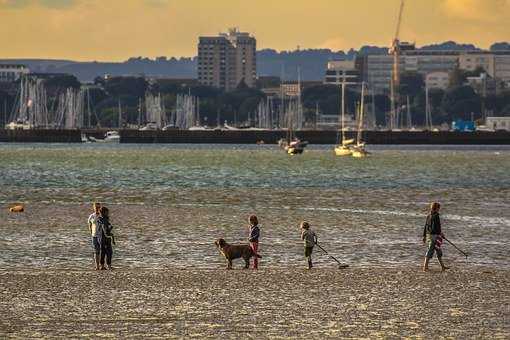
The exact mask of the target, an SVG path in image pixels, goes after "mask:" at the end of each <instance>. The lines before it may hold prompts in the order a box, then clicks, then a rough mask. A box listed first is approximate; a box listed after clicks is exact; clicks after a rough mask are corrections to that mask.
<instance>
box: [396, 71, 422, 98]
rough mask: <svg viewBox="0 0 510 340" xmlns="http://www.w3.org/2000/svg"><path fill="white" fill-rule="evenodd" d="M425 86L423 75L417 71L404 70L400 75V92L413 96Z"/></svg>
mask: <svg viewBox="0 0 510 340" xmlns="http://www.w3.org/2000/svg"><path fill="white" fill-rule="evenodd" d="M424 87H425V81H424V80H423V76H422V75H421V74H420V73H418V72H404V73H402V75H401V76H400V94H401V95H402V96H409V97H411V99H412V98H414V97H415V96H416V95H418V94H419V93H420V92H421V91H422V90H423V88H424Z"/></svg>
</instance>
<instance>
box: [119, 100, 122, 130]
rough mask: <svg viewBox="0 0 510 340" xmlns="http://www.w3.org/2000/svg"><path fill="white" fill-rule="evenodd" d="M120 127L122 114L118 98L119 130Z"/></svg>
mask: <svg viewBox="0 0 510 340" xmlns="http://www.w3.org/2000/svg"><path fill="white" fill-rule="evenodd" d="M121 127H122V113H121V107H120V98H119V129H120V128H121Z"/></svg>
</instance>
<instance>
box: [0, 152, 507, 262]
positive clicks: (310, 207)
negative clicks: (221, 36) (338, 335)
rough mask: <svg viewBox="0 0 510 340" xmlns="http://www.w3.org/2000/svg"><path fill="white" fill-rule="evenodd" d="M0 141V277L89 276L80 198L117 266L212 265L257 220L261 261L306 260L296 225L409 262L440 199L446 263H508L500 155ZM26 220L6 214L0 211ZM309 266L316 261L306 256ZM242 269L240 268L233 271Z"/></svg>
mask: <svg viewBox="0 0 510 340" xmlns="http://www.w3.org/2000/svg"><path fill="white" fill-rule="evenodd" d="M371 150H372V151H373V155H372V157H370V158H367V159H352V158H339V157H335V156H334V155H333V152H332V147H331V146H320V147H319V146H312V147H311V148H309V149H308V150H307V151H306V152H305V153H304V154H303V155H301V156H294V157H290V156H287V155H285V154H284V153H283V152H282V151H280V150H279V149H278V148H277V147H276V146H269V145H265V146H254V145H253V146H252V145H250V146H240V145H106V144H97V145H96V144H85V145H49V144H0V204H1V205H2V207H3V208H2V209H1V211H0V221H1V222H0V249H2V251H1V252H0V268H1V269H8V268H41V267H50V268H90V266H91V261H90V258H91V246H90V239H89V237H88V235H87V226H86V220H87V217H88V215H89V213H90V203H91V202H92V201H95V200H98V201H101V202H105V204H106V205H108V206H109V207H110V208H111V209H110V210H111V213H112V222H113V224H114V226H115V229H116V234H117V239H118V244H117V247H116V249H115V261H116V262H115V264H116V265H117V266H118V267H121V268H133V267H135V268H137V267H149V268H165V267H184V268H190V267H200V268H207V267H217V266H221V265H223V260H222V259H221V257H220V256H219V255H218V252H217V250H216V249H215V248H214V246H213V241H214V239H215V238H217V237H224V238H225V239H227V241H230V242H244V241H245V239H246V233H247V230H246V229H247V226H246V219H247V216H248V215H249V214H251V213H255V214H257V215H258V216H259V218H260V220H261V223H262V238H261V253H262V255H263V257H264V258H263V260H262V265H263V266H268V267H276V266H297V265H304V262H303V259H302V254H301V253H302V246H301V243H300V240H299V228H298V225H299V222H300V221H302V220H307V221H309V222H310V223H311V224H312V227H313V228H314V229H315V230H316V231H317V232H318V234H319V240H320V242H321V243H322V244H323V246H324V247H326V248H327V249H328V250H329V251H330V252H331V253H333V254H334V255H335V256H336V257H338V258H340V259H341V260H342V261H345V262H348V263H350V264H351V265H354V266H372V265H386V266H398V265H411V264H412V265H418V264H419V262H420V261H421V259H422V256H423V254H424V251H425V249H424V247H423V245H422V244H421V233H422V229H423V223H424V219H425V216H426V211H427V204H428V203H429V202H431V201H433V200H437V201H440V202H441V203H442V204H443V209H442V221H443V228H444V231H445V233H446V235H447V237H449V239H450V240H451V241H453V242H455V243H456V244H457V245H458V246H459V247H460V248H462V249H463V250H465V251H468V252H469V253H470V254H471V256H470V257H469V262H466V260H465V259H464V258H463V257H462V256H461V255H459V254H458V253H457V252H456V250H455V249H454V248H453V247H451V246H449V245H446V246H445V249H444V252H445V259H447V261H449V262H450V263H451V264H453V265H465V264H466V263H468V264H474V265H489V266H496V267H509V266H510V265H509V260H510V255H509V253H510V252H509V251H508V249H509V240H510V148H509V147H503V146H494V147H462V146H455V147H442V146H430V147H428V146H391V147H389V146H379V147H375V146H374V147H372V148H371ZM15 202H22V203H24V204H26V209H27V211H26V212H25V213H23V214H10V213H9V212H8V210H7V208H8V207H9V206H10V204H12V203H15ZM316 259H317V261H318V262H319V263H318V264H319V266H321V265H322V266H329V265H330V261H329V260H328V259H327V257H324V256H322V255H320V252H317V253H316ZM239 265H240V264H239Z"/></svg>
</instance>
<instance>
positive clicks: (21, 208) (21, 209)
mask: <svg viewBox="0 0 510 340" xmlns="http://www.w3.org/2000/svg"><path fill="white" fill-rule="evenodd" d="M9 211H10V212H15V213H19V212H24V211H25V207H24V206H23V205H22V204H18V205H15V206H14V207H11V208H9Z"/></svg>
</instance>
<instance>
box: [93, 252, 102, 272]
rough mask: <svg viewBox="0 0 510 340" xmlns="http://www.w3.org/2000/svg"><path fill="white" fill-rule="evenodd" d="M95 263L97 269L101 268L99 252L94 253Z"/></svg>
mask: <svg viewBox="0 0 510 340" xmlns="http://www.w3.org/2000/svg"><path fill="white" fill-rule="evenodd" d="M94 263H95V264H96V270H99V269H101V267H100V265H99V254H97V253H94Z"/></svg>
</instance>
